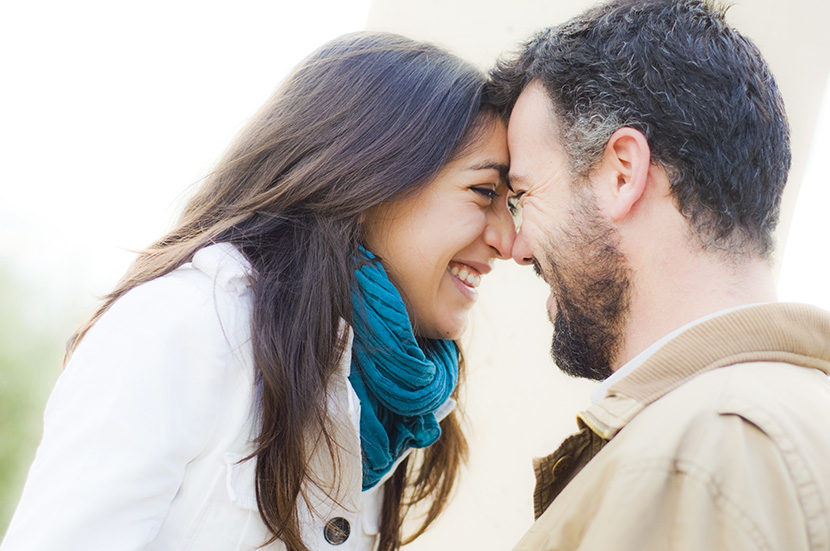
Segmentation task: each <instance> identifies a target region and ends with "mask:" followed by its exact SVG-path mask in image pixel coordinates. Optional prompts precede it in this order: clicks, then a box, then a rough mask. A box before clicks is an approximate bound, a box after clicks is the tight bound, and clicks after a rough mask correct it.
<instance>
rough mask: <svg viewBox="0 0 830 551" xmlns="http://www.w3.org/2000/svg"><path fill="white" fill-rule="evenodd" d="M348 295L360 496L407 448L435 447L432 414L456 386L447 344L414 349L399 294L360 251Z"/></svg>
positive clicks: (454, 359) (437, 432) (453, 353)
mask: <svg viewBox="0 0 830 551" xmlns="http://www.w3.org/2000/svg"><path fill="white" fill-rule="evenodd" d="M360 252H361V253H362V254H363V255H364V258H360V259H358V267H357V269H356V271H355V273H356V275H357V287H356V288H355V289H352V305H353V306H352V327H353V329H354V341H353V343H352V369H351V373H350V374H349V381H350V382H351V384H352V387H353V388H354V391H355V393H356V394H357V397H358V398H359V399H360V441H361V447H362V449H363V489H364V490H366V489H368V488H371V487H373V486H374V485H376V484H377V483H378V482H379V481H380V479H381V478H382V477H383V475H385V474H386V473H387V472H389V470H390V469H391V468H392V466H393V465H394V464H395V461H396V460H397V459H398V458H399V457H400V456H401V454H403V452H404V451H405V450H407V449H408V448H424V447H427V446H429V445H430V444H432V443H434V442H435V441H436V440H438V437H439V436H441V427H440V426H439V425H438V420H437V419H436V418H435V411H436V410H437V409H438V408H439V407H440V406H441V405H443V404H444V402H446V401H447V399H448V398H449V397H450V394H452V391H453V390H454V389H455V385H456V383H457V382H458V349H457V347H456V345H455V343H454V342H453V341H446V340H439V339H430V340H427V341H424V340H423V339H422V342H424V347H423V348H421V347H420V346H419V345H418V342H417V341H416V340H415V334H414V333H413V330H412V323H411V322H410V320H409V314H408V313H407V311H406V306H405V305H404V302H403V299H402V298H401V295H400V293H399V292H398V290H397V289H396V288H395V286H394V285H393V284H392V282H391V281H389V278H388V276H387V275H386V271H385V270H384V269H383V266H381V264H380V262H379V261H378V260H377V259H376V258H375V256H374V255H373V254H372V253H370V252H369V251H367V250H366V249H364V248H362V247H361V248H360Z"/></svg>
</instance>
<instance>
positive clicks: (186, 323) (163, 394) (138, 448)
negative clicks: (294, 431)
mask: <svg viewBox="0 0 830 551" xmlns="http://www.w3.org/2000/svg"><path fill="white" fill-rule="evenodd" d="M249 270H250V265H249V264H248V262H247V261H246V260H245V259H244V257H243V256H242V255H241V254H240V253H239V252H238V251H237V250H236V249H235V248H234V247H233V246H231V245H228V244H219V245H213V246H210V247H207V248H205V249H202V250H200V251H199V252H197V253H196V255H195V256H194V258H193V261H192V262H190V263H187V264H185V265H183V266H182V267H180V268H179V269H177V270H175V271H173V272H172V273H170V274H168V275H165V276H163V277H160V278H158V279H156V280H153V281H151V282H149V283H146V284H144V285H141V286H139V287H137V288H135V289H133V290H131V291H130V292H129V293H127V294H126V295H125V296H123V297H122V298H121V299H119V300H118V301H116V302H115V303H114V304H113V305H112V307H111V308H110V309H109V310H108V311H107V312H106V313H105V314H104V315H103V316H102V317H101V319H100V320H99V321H98V322H97V323H96V324H95V325H94V326H93V327H92V329H91V330H90V331H89V333H88V334H87V335H86V337H85V338H84V339H83V341H82V342H81V344H80V345H79V347H78V348H77V350H76V351H75V353H74V354H73V356H72V359H71V361H70V362H69V364H68V365H67V367H66V369H65V371H64V372H63V373H62V375H61V376H60V378H59V380H58V382H57V384H56V386H55V389H54V391H53V393H52V396H51V397H50V399H49V402H48V405H47V407H46V414H45V426H44V435H43V441H42V442H41V445H40V447H39V448H38V452H37V456H36V458H35V461H34V463H33V464H32V467H31V471H30V472H29V477H28V479H27V481H26V486H25V488H24V491H23V496H22V498H21V501H20V503H19V505H18V508H17V511H16V512H15V515H14V517H13V519H12V522H11V524H10V526H9V529H8V531H7V533H6V537H5V539H4V541H3V544H2V546H0V549H2V551H23V550H25V551H31V550H37V551H41V550H42V551H53V550H54V551H71V550H77V551H98V550H100V551H120V550H124V551H127V550H138V549H142V550H172V549H176V550H185V549H192V550H194V551H211V550H217V551H220V550H222V551H223V550H243V549H244V550H253V549H256V548H257V547H258V546H260V545H262V543H263V542H264V541H265V540H266V530H265V527H264V525H263V523H262V521H261V519H260V516H259V512H258V510H257V504H256V494H255V490H254V467H255V465H254V460H251V461H246V462H242V463H240V460H241V459H242V458H244V457H246V456H247V455H249V454H250V453H251V452H252V450H253V449H252V447H251V439H252V437H253V436H255V434H256V430H255V429H256V421H255V414H254V396H255V392H254V370H253V362H252V347H251V340H250V317H251V290H250V289H249V287H248V278H247V274H248V272H249ZM350 360H351V354H350V351H348V350H347V351H346V353H345V354H344V355H343V360H342V362H341V370H340V373H339V374H338V376H337V377H335V378H334V380H333V382H332V383H331V384H330V388H329V408H330V411H332V412H334V413H335V434H336V439H337V441H338V444H339V445H340V446H342V451H343V458H344V461H343V465H342V471H341V472H340V473H338V480H337V482H338V483H339V484H340V486H339V488H340V491H341V494H340V499H339V500H338V501H339V504H338V503H333V502H332V501H331V500H329V499H326V498H325V497H324V496H323V495H322V494H320V493H319V492H318V493H317V494H316V495H315V498H316V500H317V502H316V503H314V504H313V506H312V507H311V510H309V508H307V507H305V506H302V507H301V508H300V511H299V514H300V518H301V519H303V524H302V530H303V532H304V534H305V537H304V540H305V542H306V544H307V545H308V546H309V547H310V548H311V549H313V550H323V549H333V550H335V549H336V550H338V551H345V550H368V549H371V548H373V546H374V543H375V539H376V534H377V533H378V526H379V516H380V503H379V499H380V492H379V491H377V490H378V489H379V488H380V486H381V485H380V484H379V485H378V486H376V487H375V488H374V489H373V490H370V491H369V492H361V491H360V490H361V472H362V471H361V463H360V435H359V427H360V423H359V420H360V407H359V402H358V399H357V397H356V395H355V394H354V391H353V390H352V387H351V385H350V384H349V382H348V379H347V377H348V374H349V369H350ZM312 464H313V465H315V466H316V467H317V468H318V469H322V470H323V471H324V473H323V476H326V475H330V474H331V473H330V471H331V469H330V467H329V466H328V461H327V455H326V452H325V451H324V450H323V451H322V452H321V453H319V454H316V455H315V456H314V457H313V459H312ZM317 474H318V475H319V474H321V473H320V472H319V471H318V472H317ZM311 511H314V513H312V512H311ZM332 519H339V520H338V521H337V522H339V523H340V524H341V525H343V524H344V523H343V519H345V521H346V522H347V523H348V527H349V528H350V535H349V537H348V539H346V541H345V542H343V543H341V544H339V545H332V544H330V543H329V542H328V541H327V539H326V525H327V523H329V522H330V521H331V520H332ZM284 548H285V547H284V545H283V544H282V543H281V542H276V543H274V544H272V545H271V546H268V547H266V548H264V549H267V550H281V549H284Z"/></svg>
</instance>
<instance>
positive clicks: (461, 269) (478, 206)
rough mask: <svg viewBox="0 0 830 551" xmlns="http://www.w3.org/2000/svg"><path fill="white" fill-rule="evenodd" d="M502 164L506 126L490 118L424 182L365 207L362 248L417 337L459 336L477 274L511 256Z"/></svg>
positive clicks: (512, 232)
mask: <svg viewBox="0 0 830 551" xmlns="http://www.w3.org/2000/svg"><path fill="white" fill-rule="evenodd" d="M508 163H509V157H508V153H507V141H506V130H505V126H504V124H503V123H502V122H501V121H500V120H493V121H492V122H488V123H485V127H484V128H483V129H482V130H481V136H480V137H479V139H478V140H477V142H476V143H475V144H473V145H472V146H471V147H469V148H468V149H467V151H466V153H465V154H464V155H463V156H461V157H459V158H457V159H455V160H453V161H451V162H450V163H448V164H447V165H446V166H444V168H443V169H441V171H440V172H439V173H438V175H437V176H436V178H435V179H434V180H432V182H431V183H429V184H428V185H427V186H426V187H425V188H424V189H422V190H420V191H418V192H417V193H416V194H414V195H410V196H408V197H406V198H404V199H400V200H397V201H389V202H386V203H383V204H381V205H378V206H376V207H374V208H372V209H370V210H369V211H368V212H367V215H366V241H367V243H366V245H367V248H368V249H369V250H370V251H372V252H373V253H374V254H375V255H377V256H379V257H380V258H381V262H382V264H383V266H384V268H386V271H387V273H388V274H389V278H390V279H391V280H392V283H394V284H395V286H396V287H397V288H398V290H399V291H400V293H401V295H402V296H403V299H404V302H405V303H406V306H407V309H408V311H409V316H410V318H411V319H412V322H413V326H414V328H415V333H416V334H417V335H418V336H421V337H428V338H437V339H455V338H458V337H460V336H461V333H462V332H463V331H464V328H465V327H466V325H467V318H468V313H469V310H470V308H471V307H472V306H473V303H474V302H475V301H476V298H477V297H478V290H477V287H478V285H479V283H480V282H481V278H482V277H483V276H484V275H485V274H487V273H488V272H489V271H490V270H491V269H492V267H493V260H494V259H496V258H510V254H511V248H512V246H513V239H514V237H515V227H514V224H513V220H512V218H511V216H510V213H509V211H508V209H507V201H506V197H507V186H506V183H505V181H504V178H503V175H504V174H506V173H507V166H508Z"/></svg>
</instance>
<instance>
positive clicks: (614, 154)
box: [594, 127, 651, 222]
mask: <svg viewBox="0 0 830 551" xmlns="http://www.w3.org/2000/svg"><path fill="white" fill-rule="evenodd" d="M650 166H651V150H650V148H649V146H648V141H647V140H646V137H645V136H643V134H642V132H640V131H639V130H635V129H633V128H629V127H623V128H620V129H619V130H617V131H616V132H614V133H613V134H612V135H611V138H610V139H609V140H608V144H606V146H605V152H604V153H603V156H602V161H601V162H600V166H599V170H597V172H596V174H595V178H594V183H595V185H596V186H597V187H596V188H595V189H596V190H597V192H598V196H599V197H600V198H601V199H600V201H601V204H602V205H603V207H604V210H605V211H606V214H607V215H608V217H609V218H610V219H611V220H612V221H614V222H620V221H621V220H623V219H624V218H625V217H626V216H627V215H628V214H629V212H630V211H631V209H632V208H633V207H634V205H635V204H636V203H637V201H639V199H640V198H641V197H642V196H643V193H644V192H645V189H646V182H647V181H648V172H649V168H650Z"/></svg>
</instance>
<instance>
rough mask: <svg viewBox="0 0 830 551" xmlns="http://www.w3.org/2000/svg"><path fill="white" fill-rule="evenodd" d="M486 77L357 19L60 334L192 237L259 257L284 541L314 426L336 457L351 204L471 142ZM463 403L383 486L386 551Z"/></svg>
mask: <svg viewBox="0 0 830 551" xmlns="http://www.w3.org/2000/svg"><path fill="white" fill-rule="evenodd" d="M484 82H485V77H484V76H483V75H482V74H481V73H480V72H479V71H478V70H477V69H475V68H474V67H473V66H471V65H470V64H468V63H466V62H464V61H462V60H460V59H458V58H457V57H455V56H453V55H451V54H449V53H447V52H446V51H444V50H442V49H440V48H437V47H435V46H433V45H430V44H426V43H421V42H416V41H413V40H410V39H407V38H404V37H401V36H397V35H390V34H382V33H366V32H362V33H355V34H350V35H346V36H343V37H341V38H338V39H336V40H334V41H332V42H330V43H328V44H326V45H325V46H323V47H322V48H321V49H319V50H318V51H317V52H315V53H314V54H312V55H311V56H310V57H309V58H308V59H306V60H305V61H304V62H303V63H301V64H300V65H299V67H297V68H296V69H295V70H294V72H293V73H292V74H291V75H290V76H289V77H288V78H287V79H286V81H285V82H284V83H283V84H282V86H280V87H279V88H278V89H277V91H276V92H275V93H274V95H273V96H272V97H271V99H270V100H269V101H268V102H267V103H266V104H265V105H264V106H263V107H262V109H261V110H260V111H259V112H258V113H257V114H256V115H255V116H254V117H253V119H252V120H251V121H250V123H249V124H248V125H247V127H246V128H245V129H244V130H243V131H242V132H241V133H240V134H239V136H238V137H237V138H236V140H235V141H234V142H233V144H232V145H231V146H230V148H229V150H228V152H227V153H226V154H225V156H224V157H223V158H222V159H221V160H220V162H219V163H218V165H217V167H216V169H215V170H214V171H213V172H212V173H211V174H210V175H209V176H208V177H207V178H206V179H205V181H204V182H203V183H202V185H201V186H200V187H199V188H198V189H197V191H196V192H195V194H194V195H193V197H192V198H191V199H190V200H189V201H188V202H187V204H186V206H185V208H184V210H183V213H182V215H181V218H180V220H179V221H178V223H177V225H176V226H175V227H174V229H172V230H171V231H170V232H169V233H168V234H167V235H165V236H164V237H162V238H161V239H160V240H159V241H157V242H156V243H154V244H153V245H151V246H150V247H148V248H147V249H146V250H144V251H142V252H141V253H140V254H139V255H138V257H137V259H136V260H135V262H134V263H133V264H132V266H131V267H130V269H129V270H128V271H127V273H126V274H125V276H124V277H123V279H122V280H121V281H120V282H119V283H118V285H117V286H116V287H115V289H114V290H113V291H112V292H111V293H110V294H109V295H107V296H106V297H105V300H104V302H103V304H102V305H101V306H100V307H99V309H98V310H97V311H96V312H95V314H94V315H93V316H92V318H91V319H90V320H89V321H88V322H87V323H86V324H84V325H83V326H82V327H81V328H80V329H79V330H78V332H77V333H76V334H75V335H74V337H73V339H72V340H71V341H70V344H69V347H68V352H67V357H68V356H69V355H70V354H71V353H72V351H73V350H74V349H75V346H76V345H77V344H78V342H79V341H80V339H82V338H83V336H84V334H85V333H86V332H87V331H88V330H89V328H90V327H91V326H92V325H93V324H94V323H95V322H96V320H98V318H100V316H101V315H102V314H103V313H104V312H105V311H106V310H107V309H108V308H109V307H110V306H111V305H112V303H113V302H114V301H116V300H117V299H118V298H119V297H121V296H123V295H124V294H125V293H126V292H128V291H129V290H130V289H132V288H134V287H136V286H138V285H141V284H142V283H145V282H147V281H150V280H152V279H154V278H157V277H159V276H162V275H164V274H167V273H168V272H171V271H172V270H174V269H176V268H177V267H178V266H180V265H182V264H183V263H185V262H188V261H189V260H190V259H191V258H192V256H193V254H194V253H195V252H196V251H198V250H199V249H201V248H202V247H205V246H206V245H209V244H211V243H217V242H228V243H232V244H233V245H235V246H236V247H238V248H239V250H241V251H242V252H243V253H244V255H245V257H246V258H247V259H248V260H249V261H250V263H251V265H252V267H253V274H252V276H251V287H252V290H253V294H254V300H253V303H254V309H253V314H252V320H251V326H252V329H251V331H252V340H253V352H254V354H253V357H254V368H255V370H256V380H257V385H258V386H259V394H260V395H261V399H260V402H259V403H258V415H259V421H260V423H261V432H260V433H259V436H258V438H257V439H256V441H255V447H256V450H255V452H254V454H253V455H252V456H251V457H255V458H256V461H257V466H256V489H257V501H258V504H259V510H260V514H261V516H262V519H263V521H264V522H265V524H266V525H267V527H268V528H269V529H270V531H271V533H272V534H273V539H272V541H273V540H275V539H280V540H282V541H283V542H284V543H285V544H286V546H287V547H288V549H291V550H306V549H307V548H306V546H305V545H304V544H303V542H302V541H301V534H300V522H299V520H298V517H297V507H296V505H297V501H298V499H306V498H307V494H306V491H307V488H308V484H315V475H314V473H313V472H310V471H311V470H310V469H309V467H308V465H307V459H308V455H307V450H308V449H309V448H310V447H313V446H314V445H316V444H315V443H316V442H317V439H318V438H321V441H322V442H323V443H324V445H326V446H327V447H328V452H329V454H330V456H331V458H332V461H333V467H334V468H335V469H336V468H337V465H338V464H339V463H338V460H337V457H338V448H337V444H336V443H335V442H334V440H333V439H332V437H331V429H330V419H329V412H328V411H327V410H326V400H325V396H326V388H327V383H328V381H329V378H330V376H331V375H332V374H333V373H335V372H336V371H337V366H338V364H339V361H340V359H341V356H342V353H343V347H344V342H343V339H344V332H342V331H341V330H340V326H341V320H346V321H347V322H348V321H350V320H351V300H350V289H351V287H352V285H353V278H354V260H353V259H354V258H355V254H356V252H357V246H358V244H359V243H361V241H362V230H361V214H362V213H363V212H364V211H366V209H368V208H370V207H373V206H375V205H377V204H379V203H381V202H383V201H387V200H394V199H395V198H397V197H400V196H402V195H405V194H407V193H412V192H415V191H417V190H418V189H421V188H423V186H425V185H426V184H427V183H429V182H430V180H431V178H432V177H434V176H435V174H436V173H437V172H438V171H439V170H440V169H441V167H443V166H444V165H445V164H446V163H447V162H448V161H449V160H451V159H452V158H454V157H455V156H458V155H459V154H460V152H462V151H463V150H465V149H466V148H467V146H469V145H470V144H471V143H474V142H475V141H476V140H477V136H478V135H479V134H480V129H481V128H483V127H484V126H485V124H484V122H483V121H487V120H491V119H492V118H493V117H492V113H493V110H492V108H490V107H488V105H486V102H485V100H484V99H483V96H482V90H483V86H484ZM459 415H460V413H459V412H458V411H456V412H455V413H453V414H451V415H450V416H449V417H448V418H446V419H445V420H444V421H443V422H442V428H443V434H442V436H441V438H440V439H439V441H438V442H437V443H436V444H434V445H433V446H430V447H429V448H427V449H426V450H422V451H418V452H417V453H415V454H413V456H411V457H410V459H409V460H407V461H406V463H405V464H403V465H402V466H401V467H400V468H398V469H397V471H396V472H395V474H394V475H393V477H392V478H391V479H390V480H389V481H388V482H387V483H386V485H385V489H384V509H383V518H382V524H381V535H380V549H381V550H384V551H387V550H393V549H397V548H399V547H400V546H401V545H402V542H403V540H404V538H403V535H402V524H403V518H404V517H405V516H406V515H407V513H408V512H409V511H410V509H411V507H413V506H415V505H418V507H417V508H418V509H419V510H423V511H425V514H424V515H423V517H422V519H423V520H422V522H421V524H420V525H417V526H419V528H417V529H415V530H414V535H413V536H411V538H409V539H410V540H411V539H414V538H415V537H417V536H418V535H420V534H421V533H423V531H424V530H425V529H426V527H427V526H429V524H430V523H431V522H432V521H433V520H434V519H435V518H436V517H437V516H438V514H439V513H440V512H441V511H442V510H443V508H444V507H445V506H446V503H447V501H448V498H449V496H450V493H451V491H452V489H453V487H454V484H455V481H456V476H457V474H458V470H459V467H460V466H461V464H462V463H463V460H464V459H465V457H466V453H467V443H466V439H465V438H464V435H463V434H462V431H461V429H460V425H459V421H458V416H459ZM319 435H321V436H319Z"/></svg>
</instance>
